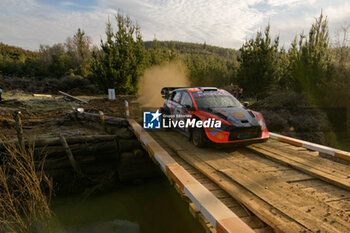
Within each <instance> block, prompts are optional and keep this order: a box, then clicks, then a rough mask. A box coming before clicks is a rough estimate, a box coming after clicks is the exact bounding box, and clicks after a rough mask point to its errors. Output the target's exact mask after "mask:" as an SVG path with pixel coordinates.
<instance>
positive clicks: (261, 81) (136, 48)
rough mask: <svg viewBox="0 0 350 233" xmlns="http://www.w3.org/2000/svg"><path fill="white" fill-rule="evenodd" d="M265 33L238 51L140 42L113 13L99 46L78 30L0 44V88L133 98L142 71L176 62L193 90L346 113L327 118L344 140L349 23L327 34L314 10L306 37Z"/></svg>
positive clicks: (349, 96)
mask: <svg viewBox="0 0 350 233" xmlns="http://www.w3.org/2000/svg"><path fill="white" fill-rule="evenodd" d="M270 29H271V28H270V25H267V26H266V27H265V29H264V30H258V31H257V32H256V33H255V35H254V37H253V38H251V39H249V40H247V41H245V42H244V43H243V44H242V46H241V47H240V48H239V49H238V50H236V49H228V48H221V47H217V46H211V45H207V44H206V43H205V42H204V43H202V44H195V43H188V42H179V41H158V40H157V39H156V38H155V39H154V40H153V41H143V39H142V35H141V28H140V27H139V26H138V25H137V24H135V23H134V22H133V21H132V20H131V18H130V17H129V16H127V15H124V14H123V13H119V14H118V15H116V16H115V18H114V19H113V20H108V22H107V23H106V28H105V38H106V39H101V41H100V45H99V46H94V45H93V44H92V40H91V38H90V37H89V36H88V35H86V33H85V32H84V30H83V29H80V28H79V29H77V31H76V33H75V34H74V35H73V36H71V37H68V38H67V39H66V41H64V42H62V43H57V44H54V45H51V46H48V45H40V48H39V50H38V51H28V50H24V49H21V48H18V47H14V46H9V45H6V44H2V43H0V75H1V76H0V84H1V82H2V81H1V79H6V78H8V77H27V78H28V79H29V80H32V81H33V82H34V81H35V80H45V82H48V83H52V82H53V83H59V84H60V85H61V86H62V88H61V89H63V90H69V89H73V88H75V87H77V88H80V89H84V87H87V88H85V89H88V90H89V92H90V93H91V94H98V93H105V90H106V88H110V87H113V88H115V89H116V92H117V94H136V93H137V91H138V87H139V86H138V83H139V79H140V77H141V76H142V75H143V72H144V71H145V70H146V69H147V68H149V67H152V66H154V65H161V64H164V63H167V62H170V61H175V62H181V63H182V64H184V65H185V66H186V68H187V70H188V79H189V80H190V82H191V85H192V86H218V87H227V86H230V85H232V84H234V85H239V86H240V87H242V88H243V89H244V97H245V98H249V99H253V100H254V101H262V100H264V99H265V100H266V99H267V98H271V96H276V97H275V98H274V99H275V100H276V99H277V100H276V101H278V99H280V96H281V93H296V94H297V96H301V97H302V98H303V99H305V103H306V106H305V107H318V108H322V109H326V110H325V112H327V109H331V110H328V112H327V114H328V115H329V114H330V115H331V114H332V111H333V110H332V109H345V115H343V114H342V115H339V114H338V115H337V114H334V113H333V116H332V117H333V118H334V119H335V121H333V122H335V123H332V124H333V126H332V128H337V127H338V128H341V129H342V130H343V132H342V133H345V135H348V133H347V132H349V129H350V127H349V124H347V125H346V124H345V128H346V129H347V132H344V124H340V125H337V122H341V121H342V122H347V118H346V113H347V115H349V109H350V92H349V88H350V48H349V44H348V43H349V38H348V29H349V26H342V27H341V28H339V30H338V33H336V36H333V37H331V36H330V32H329V28H328V20H327V17H325V16H324V15H322V13H321V14H320V16H319V17H318V18H316V19H315V21H314V23H313V24H312V25H310V29H309V31H308V33H307V34H304V33H300V34H296V35H295V38H294V39H293V40H292V41H291V42H290V44H289V45H287V46H285V47H284V46H281V45H280V42H279V37H278V36H275V37H274V36H273V35H271V30H270ZM48 80H50V81H48ZM53 80H54V81H53ZM62 82H63V83H64V84H62ZM50 85H51V84H48V85H47V86H50ZM61 86H60V87H61ZM3 88H4V89H5V90H6V87H3ZM33 88H35V87H33ZM40 91H46V92H52V89H50V88H46V89H45V88H43V89H40ZM297 98H299V97H297ZM292 104H293V103H287V105H288V106H289V107H291V105H292ZM281 105H282V103H281ZM268 107H270V106H268ZM343 113H344V111H343Z"/></svg>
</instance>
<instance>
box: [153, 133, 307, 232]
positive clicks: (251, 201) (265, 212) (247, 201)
mask: <svg viewBox="0 0 350 233" xmlns="http://www.w3.org/2000/svg"><path fill="white" fill-rule="evenodd" d="M156 134H159V133H156ZM169 135H171V132H169V133H168V137H169ZM163 136H164V135H160V137H159V139H160V140H163V139H164V137H163ZM174 139H175V141H176V139H177V138H172V140H171V142H172V143H173V144H174V143H175V141H174ZM164 142H165V143H166V141H164ZM173 144H172V145H173ZM176 145H177V146H176V147H175V148H179V145H178V143H176ZM168 146H169V147H171V146H170V145H169V144H168ZM172 149H173V148H172ZM177 154H178V155H179V156H180V157H181V158H183V159H184V160H185V161H186V162H188V163H189V164H191V165H192V166H193V167H195V168H196V169H198V170H199V171H200V172H202V173H203V174H205V175H206V176H207V177H208V178H209V179H211V180H212V181H213V182H214V183H216V184H217V185H218V186H219V187H220V188H222V189H223V190H225V191H226V192H227V193H229V194H230V195H231V196H232V197H234V198H235V199H236V200H238V201H239V202H241V203H243V204H244V205H245V206H246V207H247V208H248V209H249V210H250V211H252V212H253V213H254V214H256V215H257V216H258V217H259V218H260V219H262V220H263V221H264V222H266V223H267V224H268V225H269V226H271V227H272V228H273V229H274V230H275V231H277V232H302V231H305V232H308V229H307V228H305V227H304V226H302V225H300V224H299V223H297V222H295V221H294V220H293V219H290V218H289V217H288V216H286V215H285V214H284V213H282V212H281V211H279V210H278V209H276V208H274V207H273V206H271V205H270V204H268V203H266V202H265V201H263V200H262V199H260V198H258V197H257V196H256V195H254V194H253V193H251V192H249V191H248V190H247V189H245V188H244V187H242V186H240V185H238V184H236V183H233V182H232V180H231V179H229V178H227V177H226V176H224V175H223V174H220V173H218V172H217V171H216V170H215V169H213V168H212V167H211V166H209V165H208V164H206V163H203V162H202V161H201V160H199V159H198V158H197V157H195V156H192V155H190V154H188V153H186V152H185V151H183V150H179V151H177Z"/></svg>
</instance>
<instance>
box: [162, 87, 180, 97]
mask: <svg viewBox="0 0 350 233" xmlns="http://www.w3.org/2000/svg"><path fill="white" fill-rule="evenodd" d="M180 88H184V87H163V88H162V90H161V91H160V94H161V95H162V98H163V99H168V97H169V95H170V93H171V92H172V91H174V90H176V89H180Z"/></svg>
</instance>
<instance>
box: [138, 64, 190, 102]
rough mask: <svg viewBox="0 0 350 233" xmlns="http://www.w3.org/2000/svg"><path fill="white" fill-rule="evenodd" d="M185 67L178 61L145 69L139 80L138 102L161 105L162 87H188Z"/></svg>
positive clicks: (162, 100)
mask: <svg viewBox="0 0 350 233" xmlns="http://www.w3.org/2000/svg"><path fill="white" fill-rule="evenodd" d="M186 74H187V68H186V66H185V65H183V64H182V63H179V62H171V63H166V64H164V65H159V66H152V67H151V68H149V69H147V70H146V71H145V73H144V75H143V77H142V78H141V80H140V86H139V93H138V95H139V97H138V100H137V101H138V102H139V103H140V105H141V106H142V107H148V108H149V107H156V108H159V107H161V106H163V103H164V99H162V96H161V94H160V91H161V89H162V88H163V87H189V86H190V82H189V81H188V78H187V76H186Z"/></svg>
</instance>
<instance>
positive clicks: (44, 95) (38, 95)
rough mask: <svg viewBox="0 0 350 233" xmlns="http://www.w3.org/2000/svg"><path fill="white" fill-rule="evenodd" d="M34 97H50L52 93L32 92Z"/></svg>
mask: <svg viewBox="0 0 350 233" xmlns="http://www.w3.org/2000/svg"><path fill="white" fill-rule="evenodd" d="M33 96H34V97H45V98H52V95H48V94H33Z"/></svg>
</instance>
